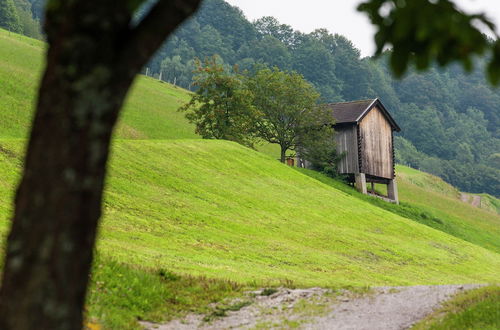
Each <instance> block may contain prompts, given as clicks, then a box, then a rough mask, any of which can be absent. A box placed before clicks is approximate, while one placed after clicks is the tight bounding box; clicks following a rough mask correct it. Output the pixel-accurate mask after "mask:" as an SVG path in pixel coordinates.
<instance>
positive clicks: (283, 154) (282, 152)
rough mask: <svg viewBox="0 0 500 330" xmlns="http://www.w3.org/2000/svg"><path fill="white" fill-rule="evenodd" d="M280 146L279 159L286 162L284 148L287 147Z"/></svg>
mask: <svg viewBox="0 0 500 330" xmlns="http://www.w3.org/2000/svg"><path fill="white" fill-rule="evenodd" d="M280 148H281V157H280V160H281V162H282V163H285V162H286V150H287V148H286V147H284V146H280Z"/></svg>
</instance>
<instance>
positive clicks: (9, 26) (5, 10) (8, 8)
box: [0, 0, 23, 33]
mask: <svg viewBox="0 0 500 330" xmlns="http://www.w3.org/2000/svg"><path fill="white" fill-rule="evenodd" d="M0 27H1V28H4V29H6V30H9V31H11V32H16V33H22V32H23V27H22V25H21V21H20V19H19V15H18V13H17V10H16V6H15V5H14V1H13V0H0Z"/></svg>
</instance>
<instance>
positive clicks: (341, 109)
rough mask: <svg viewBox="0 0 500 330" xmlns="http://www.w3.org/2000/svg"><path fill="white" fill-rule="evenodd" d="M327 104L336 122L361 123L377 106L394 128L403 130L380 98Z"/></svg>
mask: <svg viewBox="0 0 500 330" xmlns="http://www.w3.org/2000/svg"><path fill="white" fill-rule="evenodd" d="M326 106H327V107H328V108H330V109H331V110H332V112H333V116H334V117H335V121H336V124H354V123H359V122H360V121H361V119H363V118H364V117H365V116H366V114H367V113H368V112H369V111H370V110H371V109H373V108H374V107H375V106H377V108H379V109H380V111H382V113H383V114H384V116H385V117H386V118H387V120H388V121H389V123H390V124H391V126H392V129H393V130H395V131H397V132H399V131H401V128H399V126H398V124H397V123H396V121H395V120H394V119H393V118H392V117H391V115H390V114H389V112H388V111H387V109H386V108H385V107H384V105H383V104H382V102H380V100H379V99H371V100H361V101H352V102H339V103H330V104H327V105H326Z"/></svg>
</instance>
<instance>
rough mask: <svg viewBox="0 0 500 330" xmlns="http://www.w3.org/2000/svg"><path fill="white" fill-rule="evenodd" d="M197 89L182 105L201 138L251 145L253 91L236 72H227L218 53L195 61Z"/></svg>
mask: <svg viewBox="0 0 500 330" xmlns="http://www.w3.org/2000/svg"><path fill="white" fill-rule="evenodd" d="M196 66H197V69H196V76H195V80H194V86H195V87H196V88H197V90H196V93H195V94H194V95H193V96H192V98H191V100H190V101H189V102H188V103H187V104H185V105H184V106H183V107H181V108H180V109H179V110H180V111H187V113H186V118H187V119H188V120H189V121H190V122H191V123H194V124H195V126H196V133H197V134H200V135H201V136H202V137H203V138H204V139H224V140H231V141H236V142H238V143H241V144H243V145H246V146H250V147H253V144H254V142H255V138H254V134H253V126H252V125H253V118H254V117H255V114H254V111H253V107H252V99H253V95H252V93H251V92H250V91H249V90H248V89H247V88H246V87H245V86H244V84H243V81H242V78H241V76H240V75H239V74H238V73H237V72H234V71H233V72H228V71H226V70H225V68H224V66H223V65H222V64H221V63H218V58H217V57H215V56H214V57H211V58H208V59H206V60H205V62H204V63H201V62H200V61H199V60H197V61H196Z"/></svg>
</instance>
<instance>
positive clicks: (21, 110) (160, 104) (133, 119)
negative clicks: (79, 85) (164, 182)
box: [0, 29, 197, 139]
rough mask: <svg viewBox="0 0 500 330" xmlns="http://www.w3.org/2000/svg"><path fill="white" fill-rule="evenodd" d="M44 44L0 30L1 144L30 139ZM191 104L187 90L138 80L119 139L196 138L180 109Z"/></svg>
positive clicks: (130, 95) (120, 129) (124, 117)
mask: <svg viewBox="0 0 500 330" xmlns="http://www.w3.org/2000/svg"><path fill="white" fill-rule="evenodd" d="M43 52H44V44H43V43H42V42H40V41H38V40H33V39H30V38H27V37H24V36H20V35H17V34H14V33H9V32H7V31H5V30H2V29H0V86H1V93H0V138H25V137H26V135H27V132H28V131H29V126H30V124H31V117H32V115H33V104H34V102H35V98H36V89H37V86H38V81H39V79H40V72H41V68H42V56H43ZM188 99H189V93H188V92H187V91H185V90H184V89H181V88H177V87H174V86H172V85H169V84H166V83H162V82H160V81H158V80H156V79H152V78H148V77H144V76H139V77H138V79H137V80H136V82H135V84H134V87H133V88H132V91H131V93H130V94H129V97H128V98H127V102H126V103H125V109H124V111H123V112H122V117H121V120H120V123H119V125H118V128H117V129H116V132H115V136H116V137H117V138H126V139H181V138H190V139H192V138H197V136H196V135H195V134H194V129H193V127H192V126H190V125H189V124H188V122H187V120H186V119H185V118H184V114H182V113H178V112H177V111H176V110H177V108H178V107H179V106H180V105H182V104H183V103H185V102H187V100H188Z"/></svg>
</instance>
